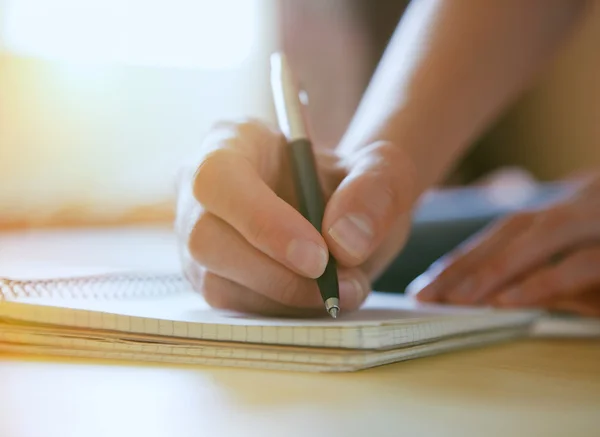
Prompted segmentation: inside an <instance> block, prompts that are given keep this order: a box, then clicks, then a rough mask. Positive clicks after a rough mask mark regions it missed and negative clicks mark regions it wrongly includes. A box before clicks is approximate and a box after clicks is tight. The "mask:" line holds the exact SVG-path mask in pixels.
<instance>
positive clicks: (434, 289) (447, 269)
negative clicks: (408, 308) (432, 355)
mask: <svg viewBox="0 0 600 437" xmlns="http://www.w3.org/2000/svg"><path fill="white" fill-rule="evenodd" d="M533 219H534V215H533V214H531V213H520V214H515V215H511V216H508V217H506V218H502V219H500V220H498V221H496V222H494V223H492V224H491V225H489V226H487V227H485V228H484V229H483V230H481V231H479V232H478V233H477V234H475V235H473V236H472V237H471V238H469V239H468V240H466V241H465V242H464V243H462V244H460V245H459V246H458V247H456V248H455V249H454V250H452V251H451V252H449V253H448V254H446V255H444V256H443V257H442V258H440V259H439V260H438V261H436V262H435V263H433V264H432V265H431V267H429V269H427V271H425V272H424V273H423V274H422V275H420V276H419V277H418V278H417V279H415V280H414V281H413V282H412V283H411V284H410V285H409V286H408V288H407V292H408V293H410V294H411V295H414V296H416V298H417V299H418V300H420V301H429V302H433V301H437V300H441V301H443V300H445V298H446V294H447V293H448V292H449V291H451V290H452V288H453V287H455V286H457V285H458V284H459V283H461V282H463V281H465V279H466V278H467V279H468V277H469V275H471V274H473V273H474V272H475V271H476V270H477V267H478V265H479V264H480V263H482V262H484V261H485V259H486V258H487V257H489V256H490V254H492V253H494V252H495V251H498V250H500V248H501V247H502V246H504V245H506V244H507V241H508V240H509V239H510V238H514V236H515V235H519V234H520V233H522V232H523V231H524V230H525V229H527V228H528V227H529V226H530V225H531V223H532V222H533ZM464 288H465V289H468V288H469V283H468V280H467V281H466V282H464Z"/></svg>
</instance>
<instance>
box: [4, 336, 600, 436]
mask: <svg viewBox="0 0 600 437" xmlns="http://www.w3.org/2000/svg"><path fill="white" fill-rule="evenodd" d="M0 412H1V413H0V414H1V417H0V436H2V437H34V436H35V437H37V436H43V437H54V436H56V437H74V436H78V437H83V436H85V437H96V436H112V437H121V436H123V437H125V436H127V437H129V436H143V437H159V436H160V437H163V436H164V437H167V436H169V437H172V436H181V437H188V436H227V437H229V436H236V437H237V436H250V437H253V436H290V437H295V436H312V437H320V436H399V435H403V436H437V435H440V436H461V437H464V436H483V435H485V436H505V435H506V436H569V437H574V436H600V416H599V413H600V341H599V340H553V341H550V340H523V341H517V342H512V343H507V344H501V345H495V346H489V347H486V348H480V349H476V350H468V351H460V352H453V353H449V354H445V355H440V356H436V357H430V358H423V359H419V360H414V361H407V362H404V363H398V364H394V365H388V366H383V367H379V368H376V369H371V370H367V371H362V372H357V373H345V374H305V373H285V372H273V371H257V370H244V369H226V368H208V367H202V368H200V367H195V368H192V367H164V366H152V365H136V364H128V363H115V362H110V363H109V362H107V363H99V362H86V361H72V360H68V359H67V360H62V359H60V360H58V359H51V358H37V359H33V358H30V357H16V356H0Z"/></svg>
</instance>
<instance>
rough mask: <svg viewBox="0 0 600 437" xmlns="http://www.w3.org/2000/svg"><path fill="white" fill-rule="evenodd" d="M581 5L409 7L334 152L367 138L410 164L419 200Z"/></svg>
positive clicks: (439, 1)
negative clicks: (396, 149) (401, 153)
mask: <svg viewBox="0 0 600 437" xmlns="http://www.w3.org/2000/svg"><path fill="white" fill-rule="evenodd" d="M585 5H586V2H585V1H583V0H577V1H568V0H567V1H565V0H527V1H522V0H504V1H500V2H499V1H481V0H415V1H413V4H412V5H411V6H410V7H409V8H408V10H407V12H406V15H405V17H404V18H403V20H402V21H401V23H400V25H399V26H398V29H397V30H396V33H395V35H394V36H393V38H392V40H391V42H390V44H389V47H388V49H387V51H386V53H385V54H384V57H383V59H382V61H381V63H380V66H379V68H378V70H377V72H376V73H375V75H374V77H373V80H372V83H371V85H370V87H369V89H368V90H367V93H366V95H365V96H364V98H363V101H362V103H361V105H360V107H359V109H358V111H357V113H356V115H355V118H354V120H353V122H352V124H351V126H350V128H349V130H348V132H347V134H346V135H345V137H344V139H343V140H342V143H341V145H340V150H342V151H345V152H349V151H352V150H355V149H357V148H360V147H362V146H363V145H365V144H370V143H372V142H373V141H375V140H387V141H390V142H392V143H394V144H396V145H398V146H400V147H402V148H404V149H405V150H406V152H407V155H408V156H409V158H410V159H411V160H412V163H413V165H414V168H415V170H416V175H417V178H418V181H416V187H417V193H416V194H417V195H418V194H420V193H422V192H423V191H424V190H426V189H427V188H429V187H430V186H431V185H432V184H434V183H436V181H437V180H439V178H440V177H442V176H443V174H444V173H445V172H446V171H447V170H448V169H449V167H451V166H452V165H453V164H454V162H455V161H456V160H457V159H458V158H459V157H460V155H461V154H462V153H463V152H464V151H465V150H466V149H467V148H468V147H469V145H470V144H471V142H472V141H473V140H475V139H476V137H477V136H478V135H479V134H481V132H482V131H483V130H485V128H486V127H487V126H488V124H489V123H490V122H492V121H493V119H494V118H495V117H496V116H498V114H499V113H500V112H501V111H502V110H503V109H504V108H505V107H506V106H507V105H508V104H510V103H511V101H512V100H514V99H515V98H516V97H517V96H518V95H519V94H520V93H521V92H522V91H523V90H524V88H525V87H526V86H528V84H530V83H531V81H532V79H533V78H534V76H535V74H536V73H537V72H538V71H539V70H540V69H541V67H543V66H544V64H545V63H546V62H547V61H549V60H550V59H551V58H552V57H553V55H554V54H555V53H556V52H557V49H558V48H559V46H560V44H561V42H563V41H564V40H565V39H566V37H567V36H568V35H569V34H570V33H571V31H572V30H573V29H574V28H575V27H576V25H577V24H578V23H579V19H580V18H581V16H582V15H583V14H584V11H585Z"/></svg>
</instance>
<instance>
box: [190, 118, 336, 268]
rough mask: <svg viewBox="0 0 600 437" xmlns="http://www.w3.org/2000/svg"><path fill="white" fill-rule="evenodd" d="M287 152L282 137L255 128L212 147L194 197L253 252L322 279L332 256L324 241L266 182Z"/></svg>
mask: <svg viewBox="0 0 600 437" xmlns="http://www.w3.org/2000/svg"><path fill="white" fill-rule="evenodd" d="M240 129H241V128H240ZM257 131H258V132H257ZM248 132H250V133H248ZM282 146H283V143H282V142H281V138H280V137H279V136H276V135H274V134H273V133H272V132H267V131H266V130H265V128H264V127H261V126H260V125H253V124H250V125H249V126H245V128H244V130H238V132H237V133H236V135H234V136H233V137H227V136H225V137H224V139H223V138H219V139H218V140H216V142H213V143H210V144H209V145H208V146H207V147H206V150H207V151H208V153H206V154H205V155H204V156H203V157H202V158H201V162H200V165H199V166H198V169H197V170H196V174H195V178H194V182H193V192H194V196H195V198H196V199H197V200H198V202H199V203H200V204H201V205H202V207H203V208H205V209H206V210H207V211H210V212H211V213H212V214H214V215H216V216H218V217H219V218H221V219H222V220H224V221H225V222H227V223H228V224H229V225H231V226H232V227H233V228H234V229H235V230H236V231H237V232H239V233H240V234H241V235H242V236H243V237H244V238H245V239H246V241H248V242H249V243H250V244H251V245H252V246H254V247H255V248H257V249H258V250H260V251H261V252H263V253H265V254H266V255H268V256H270V257H271V258H273V259H275V260H277V261H278V262H280V263H282V264H284V265H285V266H287V267H288V268H290V269H293V270H294V271H295V272H297V273H299V274H301V275H304V276H307V277H310V278H317V277H319V276H320V275H321V274H322V273H323V271H324V270H325V267H326V265H327V260H328V256H329V255H328V250H327V245H326V244H325V241H324V240H323V238H322V237H321V235H320V234H319V232H318V231H317V230H316V229H315V228H314V227H313V226H312V225H311V224H310V223H309V222H308V221H307V220H306V219H304V217H302V215H301V214H300V213H299V212H298V211H297V210H296V209H294V207H293V206H291V205H290V204H289V203H287V202H285V201H284V200H283V199H281V198H280V197H279V196H277V194H276V193H275V192H274V191H273V190H272V189H271V187H269V185H268V184H267V183H266V182H265V180H264V179H263V178H262V177H261V174H262V175H264V174H268V173H273V172H274V170H272V171H271V170H268V169H266V168H268V167H270V166H271V167H272V166H278V158H277V157H278V156H279V155H280V154H281V150H280V149H281V147H282ZM261 169H262V170H261Z"/></svg>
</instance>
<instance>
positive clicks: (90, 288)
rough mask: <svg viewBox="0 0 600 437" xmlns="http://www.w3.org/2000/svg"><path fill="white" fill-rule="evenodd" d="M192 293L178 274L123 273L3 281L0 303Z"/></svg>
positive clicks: (187, 284)
mask: <svg viewBox="0 0 600 437" xmlns="http://www.w3.org/2000/svg"><path fill="white" fill-rule="evenodd" d="M185 291H190V286H189V283H188V282H187V280H186V279H185V278H184V277H183V276H182V275H178V274H160V275H157V274H143V273H123V274H111V275H92V276H82V277H77V278H56V279H40V280H12V279H4V278H0V301H2V300H5V301H9V300H11V301H12V300H16V301H18V300H20V299H28V298H63V299H94V300H97V299H123V298H140V297H158V296H164V295H170V294H174V293H181V292H185Z"/></svg>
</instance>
